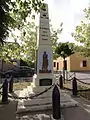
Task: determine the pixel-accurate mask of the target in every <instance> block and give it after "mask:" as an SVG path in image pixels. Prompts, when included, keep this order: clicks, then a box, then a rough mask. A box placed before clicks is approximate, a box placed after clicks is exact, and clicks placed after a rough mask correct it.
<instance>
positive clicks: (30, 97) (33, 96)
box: [8, 83, 55, 99]
mask: <svg viewBox="0 0 90 120" xmlns="http://www.w3.org/2000/svg"><path fill="white" fill-rule="evenodd" d="M54 85H55V83H54V84H53V85H51V86H50V87H49V88H47V89H45V90H44V91H42V92H40V93H36V94H35V95H32V96H29V97H17V96H10V95H8V96H9V97H11V98H14V99H33V98H35V97H38V96H39V95H42V94H43V93H45V92H47V91H48V90H50V89H51V88H52V87H53V86H54Z"/></svg>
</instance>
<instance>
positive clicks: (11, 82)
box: [9, 76, 13, 93]
mask: <svg viewBox="0 0 90 120" xmlns="http://www.w3.org/2000/svg"><path fill="white" fill-rule="evenodd" d="M9 92H10V93H12V92H13V76H11V79H10V82H9Z"/></svg>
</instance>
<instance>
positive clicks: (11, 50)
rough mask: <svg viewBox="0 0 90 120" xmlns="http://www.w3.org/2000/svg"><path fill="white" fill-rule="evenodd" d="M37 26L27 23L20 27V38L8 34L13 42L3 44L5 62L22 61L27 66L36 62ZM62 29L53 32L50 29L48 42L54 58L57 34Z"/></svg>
mask: <svg viewBox="0 0 90 120" xmlns="http://www.w3.org/2000/svg"><path fill="white" fill-rule="evenodd" d="M37 28H38V27H37V26H36V25H35V23H34V22H27V23H25V25H24V26H21V27H20V36H17V35H16V34H14V33H10V34H11V35H10V36H11V37H12V39H13V40H14V41H13V42H5V43H4V46H3V48H2V49H3V50H2V51H3V52H2V57H1V58H4V59H7V60H9V61H10V60H11V59H15V60H18V59H20V58H21V59H22V60H24V61H26V62H27V63H28V64H30V65H31V63H34V62H35V60H36V41H37ZM61 31H62V28H60V30H59V29H57V30H54V29H53V28H52V26H51V28H50V40H51V41H52V49H53V53H54V56H55V48H56V46H57V40H58V34H60V33H61Z"/></svg>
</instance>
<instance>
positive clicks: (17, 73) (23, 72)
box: [3, 66, 34, 78]
mask: <svg viewBox="0 0 90 120" xmlns="http://www.w3.org/2000/svg"><path fill="white" fill-rule="evenodd" d="M11 75H13V77H16V78H17V77H32V76H33V75H34V69H32V68H30V67H26V66H20V67H16V68H15V69H11V70H8V71H6V72H4V73H3V77H5V76H7V77H10V76H11Z"/></svg>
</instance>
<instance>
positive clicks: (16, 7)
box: [0, 0, 44, 43]
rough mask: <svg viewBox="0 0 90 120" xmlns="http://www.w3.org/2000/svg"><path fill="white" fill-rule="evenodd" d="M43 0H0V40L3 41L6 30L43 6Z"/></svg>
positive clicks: (6, 33)
mask: <svg viewBox="0 0 90 120" xmlns="http://www.w3.org/2000/svg"><path fill="white" fill-rule="evenodd" d="M42 2H43V0H0V42H1V43H3V41H4V40H5V38H6V36H7V35H8V31H10V30H11V29H14V28H15V27H17V28H18V29H19V27H20V26H22V25H23V23H24V22H25V20H26V17H27V16H30V14H31V13H32V11H33V10H34V11H35V12H39V10H40V9H42V8H43V7H44V4H43V3H42Z"/></svg>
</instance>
